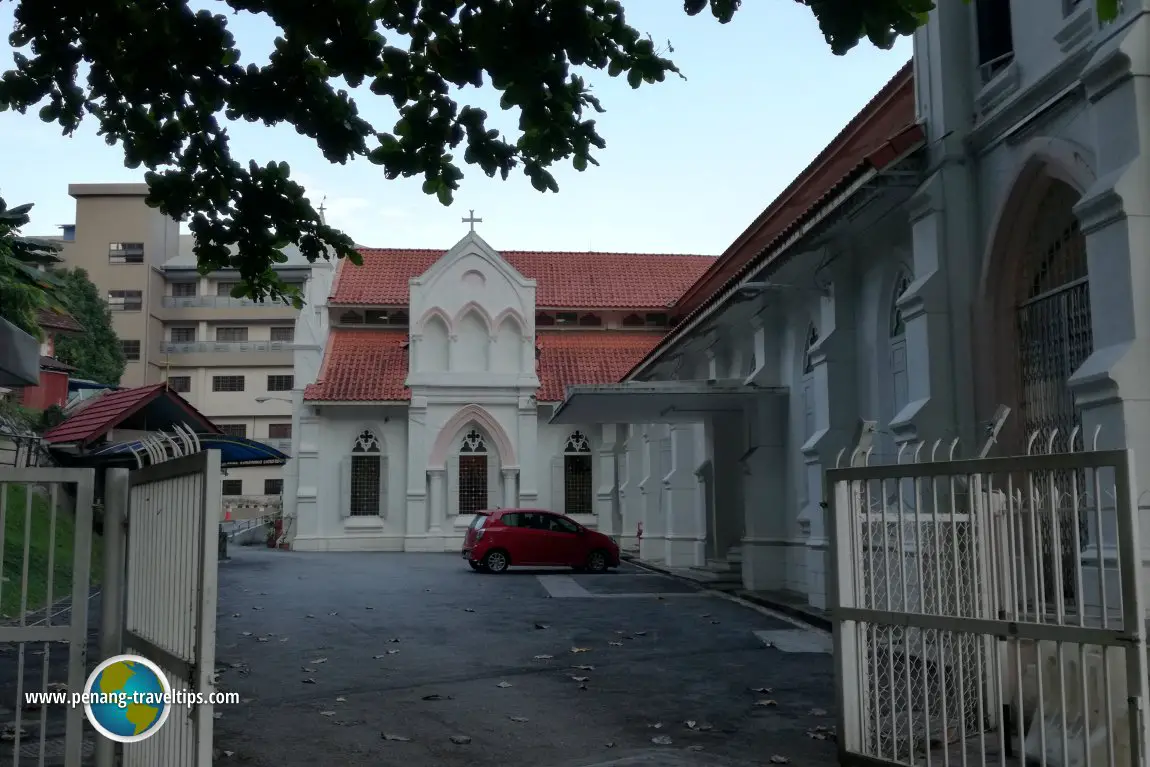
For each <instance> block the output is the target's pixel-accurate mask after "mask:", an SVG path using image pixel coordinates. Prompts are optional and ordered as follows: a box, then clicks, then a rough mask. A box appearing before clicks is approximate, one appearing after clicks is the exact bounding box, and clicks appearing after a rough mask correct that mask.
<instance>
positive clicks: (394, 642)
mask: <svg viewBox="0 0 1150 767" xmlns="http://www.w3.org/2000/svg"><path fill="white" fill-rule="evenodd" d="M387 641H389V642H391V643H392V644H399V637H392V638H391V639H389V640H387Z"/></svg>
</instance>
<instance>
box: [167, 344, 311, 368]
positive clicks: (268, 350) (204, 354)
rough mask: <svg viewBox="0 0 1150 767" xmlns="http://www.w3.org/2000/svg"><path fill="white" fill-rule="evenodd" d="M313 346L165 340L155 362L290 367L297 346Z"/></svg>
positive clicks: (178, 365)
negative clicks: (167, 341)
mask: <svg viewBox="0 0 1150 767" xmlns="http://www.w3.org/2000/svg"><path fill="white" fill-rule="evenodd" d="M314 348H316V347H314V346H312V345H309V344H296V343H292V342H290V341H235V342H227V341H208V342H191V343H162V344H160V347H159V357H158V359H155V360H153V363H154V364H156V365H161V366H162V365H171V366H175V367H279V366H283V367H291V366H292V364H294V360H293V353H294V352H295V350H296V349H314Z"/></svg>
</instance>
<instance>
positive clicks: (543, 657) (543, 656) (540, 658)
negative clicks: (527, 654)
mask: <svg viewBox="0 0 1150 767" xmlns="http://www.w3.org/2000/svg"><path fill="white" fill-rule="evenodd" d="M554 657H555V656H554V655H536V656H535V660H551V659H552V658H554Z"/></svg>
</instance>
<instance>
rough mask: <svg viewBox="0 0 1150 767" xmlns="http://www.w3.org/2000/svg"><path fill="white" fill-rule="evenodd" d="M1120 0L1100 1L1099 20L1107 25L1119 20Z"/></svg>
mask: <svg viewBox="0 0 1150 767" xmlns="http://www.w3.org/2000/svg"><path fill="white" fill-rule="evenodd" d="M1119 5H1120V1H1119V0H1098V20H1099V21H1100V22H1102V23H1103V24H1105V23H1106V22H1110V21H1114V20H1115V19H1116V18H1118V9H1119Z"/></svg>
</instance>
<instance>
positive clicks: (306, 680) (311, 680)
mask: <svg viewBox="0 0 1150 767" xmlns="http://www.w3.org/2000/svg"><path fill="white" fill-rule="evenodd" d="M302 681H303V683H304V684H315V680H314V679H312V678H311V677H310V676H309V677H308V678H307V679H304V680H302Z"/></svg>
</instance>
